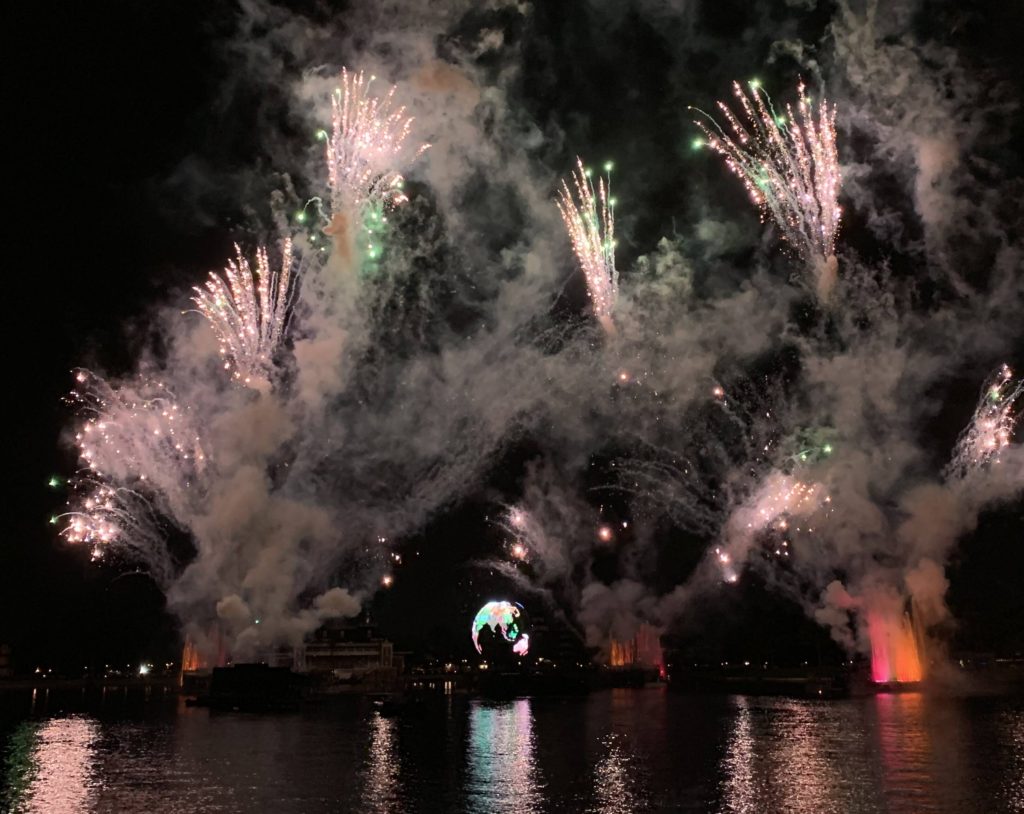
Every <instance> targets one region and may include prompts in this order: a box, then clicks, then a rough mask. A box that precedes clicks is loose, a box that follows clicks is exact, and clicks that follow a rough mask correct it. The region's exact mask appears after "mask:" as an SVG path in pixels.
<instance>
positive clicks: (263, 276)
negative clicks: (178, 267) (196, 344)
mask: <svg viewBox="0 0 1024 814" xmlns="http://www.w3.org/2000/svg"><path fill="white" fill-rule="evenodd" d="M235 252H236V253H237V256H238V258H237V260H229V261H228V264H227V267H226V268H225V269H224V273H223V275H220V274H216V273H215V272H210V276H209V278H208V279H207V281H206V284H205V286H204V287H203V288H200V287H198V286H196V287H195V289H194V290H195V292H196V293H195V296H194V297H193V298H192V301H193V302H195V304H196V307H197V308H198V309H199V312H200V313H201V314H202V315H203V316H205V317H206V318H207V320H209V322H210V325H211V327H212V328H213V330H214V333H216V334H217V339H218V341H219V343H220V353H221V355H222V356H223V357H224V368H225V369H226V370H228V371H230V373H231V375H232V377H233V378H235V379H236V380H238V381H240V382H242V383H243V384H246V385H250V386H254V387H259V386H260V385H261V384H263V383H265V382H266V381H267V380H268V378H269V375H270V370H271V366H272V363H273V357H274V352H275V350H276V349H277V347H278V345H279V344H280V342H281V337H282V335H283V333H284V329H285V327H286V323H287V318H288V295H289V291H290V289H289V285H290V282H291V273H292V242H291V239H287V240H285V241H284V245H283V247H282V259H281V270H280V271H279V272H277V271H272V270H271V267H270V260H269V258H268V257H267V250H266V249H264V248H262V247H261V248H259V249H258V250H257V251H256V271H255V273H253V270H252V269H251V268H250V266H249V261H248V260H246V259H245V257H243V256H242V250H241V249H240V248H239V247H238V245H237V244H236V245H235Z"/></svg>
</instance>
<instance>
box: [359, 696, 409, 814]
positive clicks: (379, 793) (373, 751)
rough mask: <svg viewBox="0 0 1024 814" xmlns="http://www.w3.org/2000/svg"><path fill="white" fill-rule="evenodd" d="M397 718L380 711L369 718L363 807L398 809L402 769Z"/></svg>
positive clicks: (365, 808) (366, 808) (378, 809)
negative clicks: (368, 742) (384, 714)
mask: <svg viewBox="0 0 1024 814" xmlns="http://www.w3.org/2000/svg"><path fill="white" fill-rule="evenodd" d="M397 740H398V722H397V720H396V719H394V718H386V717H384V716H383V715H381V714H380V713H377V714H375V715H374V716H373V717H372V718H371V720H370V744H369V749H368V754H367V772H366V784H365V787H364V789H363V801H362V802H363V807H362V810H363V811H374V812H380V813H381V814H384V812H389V811H398V810H399V809H398V806H399V803H400V802H401V801H400V799H399V776H400V775H401V772H402V763H401V757H400V756H399V753H398V743H397Z"/></svg>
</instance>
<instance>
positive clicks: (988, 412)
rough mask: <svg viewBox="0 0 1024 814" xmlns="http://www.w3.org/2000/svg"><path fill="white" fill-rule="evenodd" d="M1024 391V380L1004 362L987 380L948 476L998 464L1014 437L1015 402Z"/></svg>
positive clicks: (954, 454)
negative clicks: (1001, 454) (1014, 375)
mask: <svg viewBox="0 0 1024 814" xmlns="http://www.w3.org/2000/svg"><path fill="white" fill-rule="evenodd" d="M1021 395H1024V380H1016V381H1014V378H1013V371H1012V370H1010V367H1009V365H1003V366H1002V367H1000V368H999V370H997V371H996V372H995V373H994V374H992V375H991V376H990V377H989V378H988V380H987V381H986V382H985V386H984V387H983V388H982V390H981V396H980V397H979V398H978V406H977V407H976V408H975V410H974V416H973V417H972V418H971V423H970V424H968V425H967V428H966V429H965V430H964V431H963V432H962V433H961V435H960V438H959V440H958V441H957V444H956V448H955V449H954V451H953V457H952V460H951V461H950V463H949V466H947V467H946V471H945V475H946V477H947V478H954V479H960V480H962V479H963V478H966V477H967V476H968V475H970V474H971V473H972V472H974V471H977V470H978V469H980V468H981V467H983V466H984V465H986V464H989V463H991V464H998V463H999V455H1000V453H1001V452H1002V451H1003V450H1004V449H1005V448H1006V447H1007V446H1009V444H1010V441H1011V439H1012V438H1013V426H1014V424H1015V423H1016V417H1015V415H1014V410H1013V408H1014V404H1015V402H1016V401H1017V399H1018V398H1020V397H1021Z"/></svg>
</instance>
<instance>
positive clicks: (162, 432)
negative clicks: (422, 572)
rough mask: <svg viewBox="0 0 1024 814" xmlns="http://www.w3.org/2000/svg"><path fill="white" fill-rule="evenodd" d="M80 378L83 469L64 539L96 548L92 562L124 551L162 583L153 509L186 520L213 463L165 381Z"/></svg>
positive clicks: (76, 394)
mask: <svg viewBox="0 0 1024 814" xmlns="http://www.w3.org/2000/svg"><path fill="white" fill-rule="evenodd" d="M75 379H76V382H77V383H78V387H77V388H76V389H75V390H74V391H72V393H71V399H72V401H73V402H75V403H76V404H77V405H78V406H79V410H80V413H81V415H82V418H83V421H82V425H81V426H80V428H79V430H78V432H77V433H76V434H75V441H76V443H77V446H78V453H79V459H80V461H81V466H82V468H81V470H80V471H79V473H78V475H77V476H76V477H75V479H74V480H73V483H72V486H73V496H72V499H71V501H70V506H69V511H68V512H67V514H66V515H64V519H65V521H66V524H65V527H64V529H63V531H62V534H63V535H64V536H65V537H66V538H67V539H68V541H69V542H72V543H79V544H84V545H90V546H92V553H93V557H94V558H98V557H100V556H102V554H103V552H104V550H105V549H106V547H107V546H115V545H116V546H119V547H121V548H123V549H124V550H125V552H126V553H127V554H129V555H130V556H131V557H132V558H134V559H137V560H139V561H142V562H144V563H145V564H146V565H147V567H148V568H149V569H150V571H151V573H152V574H153V575H154V577H155V578H156V579H157V580H158V581H159V580H161V579H164V578H167V577H169V576H170V573H171V565H170V561H169V559H168V555H167V551H166V547H165V546H164V544H163V543H164V540H163V535H162V534H161V532H160V528H159V524H158V521H157V519H156V517H157V511H156V510H155V508H154V504H158V505H159V506H160V507H161V510H163V509H166V511H165V512H164V511H162V512H161V513H164V514H167V515H169V516H171V517H180V516H182V514H183V513H184V512H185V511H186V509H187V507H189V506H191V505H192V504H193V503H194V501H195V500H196V498H197V496H198V494H199V493H200V492H201V491H202V488H201V487H202V484H203V478H204V474H205V471H206V466H207V458H206V454H205V452H204V451H203V447H202V445H201V443H200V439H199V435H198V432H197V431H196V429H195V427H194V426H193V424H192V421H191V417H190V415H189V413H188V411H187V410H185V409H183V408H181V406H180V405H179V404H178V403H177V401H176V400H175V398H174V396H173V394H172V393H171V392H170V391H169V390H168V389H167V388H166V387H165V386H164V385H163V384H162V383H161V382H158V381H155V380H152V379H144V378H140V379H138V380H135V381H133V382H129V383H126V384H124V385H121V386H119V387H116V388H115V387H113V386H112V385H111V384H110V383H109V382H107V381H106V380H104V379H102V378H100V377H99V376H96V375H94V374H92V373H89V372H88V371H85V370H80V371H78V372H77V373H76V375H75Z"/></svg>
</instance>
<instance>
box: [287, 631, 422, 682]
mask: <svg viewBox="0 0 1024 814" xmlns="http://www.w3.org/2000/svg"><path fill="white" fill-rule="evenodd" d="M302 650H303V654H302V661H303V663H304V668H305V672H308V673H311V674H320V675H328V674H329V675H331V676H333V677H334V678H336V679H338V680H342V681H344V680H358V679H368V678H374V677H381V678H384V677H388V676H394V675H396V674H397V673H399V672H401V668H402V664H401V661H402V659H401V657H400V656H396V655H395V651H394V645H392V643H391V642H389V641H388V640H387V639H384V638H381V637H379V636H377V635H376V630H375V628H374V627H373V625H371V624H369V623H368V622H351V621H343V620H332V621H329V622H327V623H325V624H324V625H322V626H321V627H320V628H318V629H317V630H316V631H315V632H314V633H313V634H312V635H311V636H309V637H308V638H307V639H306V642H305V645H304V647H303V648H302Z"/></svg>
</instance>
